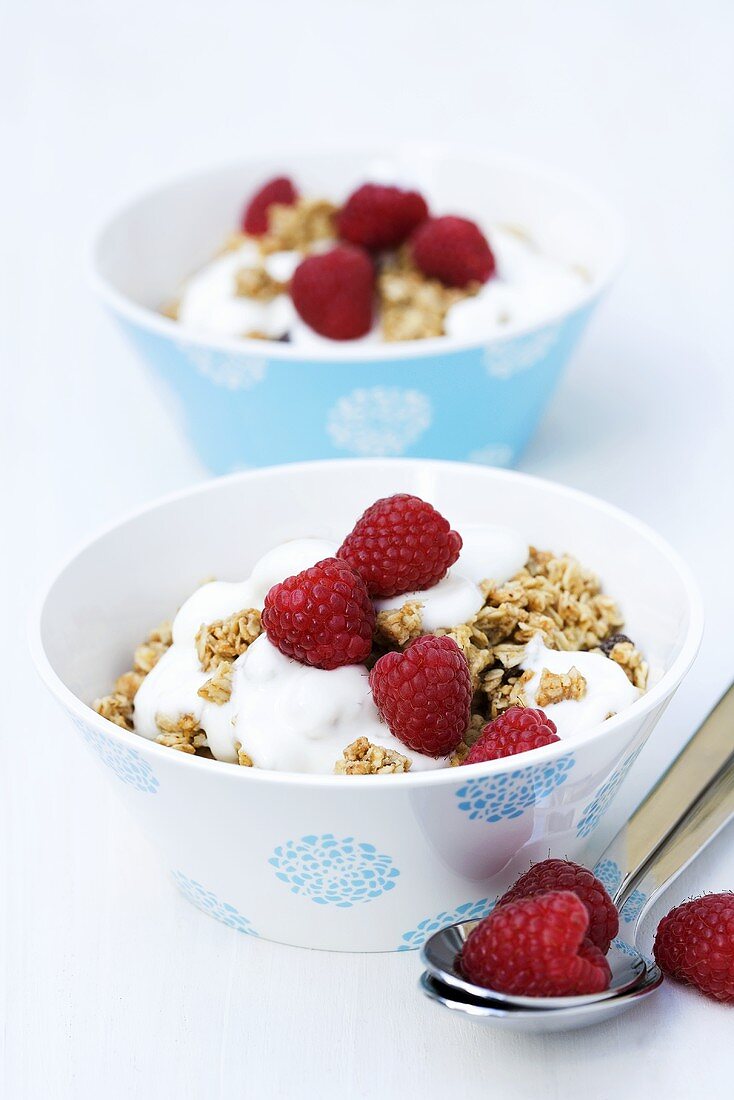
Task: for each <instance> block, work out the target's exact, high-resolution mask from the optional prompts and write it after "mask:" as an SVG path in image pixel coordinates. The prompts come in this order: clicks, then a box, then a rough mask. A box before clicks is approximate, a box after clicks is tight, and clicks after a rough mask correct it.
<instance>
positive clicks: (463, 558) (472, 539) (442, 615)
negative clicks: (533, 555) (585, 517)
mask: <svg viewBox="0 0 734 1100" xmlns="http://www.w3.org/2000/svg"><path fill="white" fill-rule="evenodd" d="M461 537H462V540H463V545H462V548H461V553H460V555H459V560H458V561H457V562H456V564H455V565H454V566H453V567H452V568H451V569H450V570H449V572H448V574H447V575H446V576H445V577H444V579H443V580H442V581H439V582H438V584H436V585H434V586H433V588H429V589H427V590H426V591H424V592H407V593H405V595H403V596H393V597H390V598H389V599H383V600H375V607H376V608H377V610H378V611H390V610H393V609H397V608H399V607H402V606H403V604H404V603H407V601H408V600H416V601H418V602H419V603H421V604H422V605H423V606H422V608H421V620H422V622H423V629H424V630H426V631H432V630H439V629H440V628H441V627H452V626H457V625H458V624H459V623H465V622H467V621H468V620H469V619H471V618H472V617H473V616H474V615H476V614H477V612H478V611H479V610H480V608H481V607H482V604H483V603H484V596H483V594H482V591H481V589H480V588H479V582H480V581H484V580H492V581H494V582H495V583H496V584H504V582H505V581H507V580H509V579H510V577H514V575H515V573H517V572H518V571H519V570H520V569H522V567H523V565H524V564H525V562H526V561H527V560H528V553H529V548H528V544H527V540H526V539H524V538H523V537H522V535H520V534H519V533H518V532H517V531H513V530H512V529H511V528H509V527H496V526H491V525H489V524H462V526H461Z"/></svg>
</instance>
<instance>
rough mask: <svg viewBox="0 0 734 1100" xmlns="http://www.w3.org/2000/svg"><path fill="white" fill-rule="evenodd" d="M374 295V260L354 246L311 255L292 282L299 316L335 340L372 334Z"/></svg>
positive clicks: (339, 247) (296, 272) (292, 290)
mask: <svg viewBox="0 0 734 1100" xmlns="http://www.w3.org/2000/svg"><path fill="white" fill-rule="evenodd" d="M374 293H375V269H374V266H373V264H372V260H371V259H370V258H369V256H368V254H367V253H366V252H365V251H364V249H362V248H357V247H355V246H354V245H350V244H342V245H339V246H338V247H336V248H332V249H331V251H330V252H322V253H321V254H320V255H316V256H307V257H306V259H305V260H303V261H302V262H301V263H300V264H299V265H298V267H297V268H296V270H295V273H294V275H293V279H292V281H291V297H292V298H293V305H294V306H295V307H296V310H297V311H298V314H299V316H300V317H301V318H302V319H303V320H304V321H305V322H306V324H307V325H310V327H311V328H312V329H313V330H314V332H318V333H319V334H320V335H321V336H328V337H329V339H331V340H356V339H357V337H358V336H365V335H366V334H367V333H368V332H369V331H370V329H371V328H372V310H373V307H374Z"/></svg>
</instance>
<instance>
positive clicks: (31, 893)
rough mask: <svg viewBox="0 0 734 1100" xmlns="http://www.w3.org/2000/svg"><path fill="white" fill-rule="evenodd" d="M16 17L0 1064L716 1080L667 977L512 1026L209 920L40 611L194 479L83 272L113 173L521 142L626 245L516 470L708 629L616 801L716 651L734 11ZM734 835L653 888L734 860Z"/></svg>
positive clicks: (165, 8) (259, 1082) (720, 650)
mask: <svg viewBox="0 0 734 1100" xmlns="http://www.w3.org/2000/svg"><path fill="white" fill-rule="evenodd" d="M3 11H4V13H5V14H4V17H3V25H2V26H1V27H0V105H1V106H0V112H2V127H3V129H2V133H0V148H1V149H2V150H3V153H4V154H5V155H3V156H2V157H0V219H1V220H2V224H3V228H2V232H1V233H0V279H1V280H2V283H1V285H0V353H1V355H2V358H1V360H0V367H1V369H2V380H3V391H2V392H3V397H2V417H1V419H0V448H2V450H1V452H0V458H1V459H2V463H1V465H0V476H2V490H3V506H2V516H3V518H4V519H5V524H4V527H3V529H2V533H1V534H0V540H1V541H0V555H1V557H0V582H1V583H2V599H3V605H2V630H1V631H0V639H1V640H0V645H1V646H2V656H1V662H2V663H1V664H0V667H1V668H2V669H3V690H2V704H1V705H0V730H1V731H2V732H1V734H0V736H1V737H2V739H3V742H4V746H3V751H2V764H1V765H0V769H1V773H2V774H0V794H1V798H2V804H1V806H0V811H1V817H0V861H1V864H2V871H3V878H2V884H1V885H0V891H1V893H0V906H1V907H2V908H1V911H0V931H1V935H0V952H2V959H3V970H2V974H3V985H2V993H3V1003H2V1008H3V1009H4V1013H5V1020H4V1029H3V1031H2V1042H3V1043H4V1050H3V1063H2V1076H0V1093H2V1095H4V1096H5V1097H8V1100H26V1098H34V1100H35V1098H43V1100H55V1098H57V1097H63V1098H67V1097H74V1098H77V1097H79V1098H86V1097H94V1098H96V1097H100V1096H104V1097H106V1098H110V1100H114V1098H117V1097H131V1096H139V1097H143V1098H146V1100H147V1098H148V1097H151V1098H158V1097H166V1098H167V1097H176V1098H182V1100H185V1098H189V1097H191V1098H194V1097H197V1098H198V1097H203V1096H207V1097H218V1098H219V1097H222V1098H229V1097H242V1096H246V1097H250V1096H253V1097H281V1096H283V1097H312V1096H313V1097H340V1098H344V1097H362V1096H365V1097H371V1096H380V1097H385V1098H391V1097H397V1096H404V1095H411V1094H415V1095H424V1096H429V1097H434V1096H436V1097H438V1096H441V1095H444V1094H449V1093H454V1092H455V1093H458V1094H460V1095H462V1096H469V1097H474V1096H477V1097H478V1096H485V1095H491V1096H498V1097H504V1096H510V1095H512V1096H513V1097H520V1098H525V1097H528V1098H536V1097H537V1096H539V1095H542V1096H544V1097H548V1098H549V1100H554V1098H563V1100H573V1098H575V1097H579V1098H580V1097H586V1096H588V1095H589V1092H590V1090H591V1091H593V1094H594V1095H595V1096H596V1097H602V1098H606V1097H612V1096H617V1095H618V1094H619V1093H624V1094H626V1095H627V1096H633V1097H637V1096H642V1095H644V1094H646V1093H647V1092H648V1091H649V1089H650V1087H652V1088H653V1089H654V1090H655V1091H656V1092H659V1093H660V1095H665V1096H668V1097H691V1096H700V1095H704V1093H705V1091H706V1090H713V1089H715V1088H719V1089H720V1090H723V1089H725V1088H726V1087H728V1086H729V1085H730V1075H731V1045H730V1044H731V1028H732V1023H733V1022H734V1015H733V1013H734V1010H733V1009H728V1010H727V1009H726V1008H723V1007H719V1006H716V1005H713V1004H711V1003H708V1002H706V1001H704V1000H703V998H701V997H700V996H698V995H697V994H695V993H693V992H691V991H688V990H684V989H681V988H680V987H674V986H672V985H670V984H669V985H667V986H666V988H665V989H664V991H663V992H662V993H661V994H660V995H659V996H658V997H657V998H655V999H653V1001H652V1002H648V1003H647V1004H646V1005H645V1006H643V1007H641V1008H640V1009H638V1010H637V1011H636V1012H635V1013H632V1014H629V1015H627V1016H625V1017H623V1018H621V1019H620V1020H619V1021H618V1022H614V1023H611V1024H609V1025H606V1026H604V1027H600V1028H597V1029H592V1030H589V1031H585V1032H578V1033H575V1034H571V1035H568V1036H560V1037H548V1038H533V1039H531V1038H522V1037H512V1036H510V1035H507V1034H496V1033H494V1032H491V1031H484V1030H481V1029H479V1028H476V1027H472V1026H471V1025H469V1024H464V1023H463V1022H458V1021H456V1020H453V1019H450V1018H446V1017H445V1015H444V1014H442V1013H440V1012H439V1011H438V1010H437V1009H435V1008H434V1007H433V1006H431V1005H429V1004H428V1003H427V1002H423V1001H422V1000H421V998H420V997H419V995H418V993H417V992H416V988H415V982H416V978H417V975H418V969H419V967H418V960H417V958H416V957H415V956H414V955H394V956H372V957H370V956H361V957H360V956H337V955H328V954H322V953H311V952H306V951H298V950H294V949H289V948H285V947H279V946H275V945H272V944H269V943H265V942H257V941H255V940H251V939H249V938H246V937H243V936H239V935H238V934H237V933H235V932H231V931H229V930H227V929H225V928H223V927H222V926H221V925H219V924H217V923H215V922H214V921H212V920H210V919H208V918H206V917H204V916H203V915H201V914H200V913H199V912H198V911H197V910H195V909H193V908H192V907H191V906H189V905H187V904H185V903H184V902H183V901H182V900H181V899H180V898H179V896H178V895H177V894H176V893H175V891H174V889H173V887H172V886H171V885H170V884H169V882H168V881H167V880H166V879H165V878H164V877H163V876H161V875H160V874H159V870H158V866H157V863H156V858H155V855H154V853H153V852H152V851H151V850H150V849H149V847H148V846H147V844H146V843H145V841H144V840H143V838H142V837H141V836H140V835H139V833H138V831H137V829H136V826H135V824H134V822H133V821H131V820H130V819H129V818H128V817H127V816H126V815H125V814H124V813H123V811H122V810H121V809H120V808H119V807H118V805H117V803H116V802H115V801H114V798H113V795H112V793H111V788H110V787H108V785H106V784H105V783H104V782H103V781H102V780H101V777H100V773H99V772H98V770H97V769H96V765H95V764H94V763H93V762H91V761H90V760H89V759H88V758H87V757H86V755H85V753H84V750H83V748H82V747H81V744H80V742H79V741H78V739H77V738H75V737H74V736H72V735H71V732H70V730H69V729H68V728H66V726H65V725H64V721H63V720H62V718H61V715H60V712H57V710H56V707H55V705H54V704H53V703H52V702H51V700H50V699H48V698H47V697H46V695H45V694H44V692H43V690H42V689H41V687H40V685H39V683H38V682H37V680H36V678H35V675H34V673H33V671H32V669H31V668H30V666H29V662H28V658H27V656H26V651H25V640H24V630H25V628H24V621H25V618H26V614H27V609H28V601H29V597H30V594H31V593H32V592H33V590H34V587H35V586H36V584H37V583H38V580H39V578H40V577H41V576H42V575H43V573H44V572H45V571H46V570H47V569H48V568H50V567H51V566H52V565H53V563H54V562H55V561H56V560H57V559H58V558H59V556H60V555H62V554H64V553H66V552H67V550H69V549H70V548H71V547H72V546H73V545H74V544H75V543H76V542H77V541H79V540H80V539H81V538H82V537H83V536H85V535H86V534H87V533H88V532H90V531H91V530H93V529H94V528H95V527H96V526H98V525H99V524H100V523H101V522H103V521H106V520H111V519H113V518H114V517H115V515H116V514H117V513H119V512H121V511H124V510H126V509H128V508H130V507H132V506H134V505H137V504H139V503H142V502H144V501H146V500H148V499H150V498H152V497H154V496H156V495H157V494H160V493H162V492H164V491H167V490H170V489H173V488H176V487H179V486H184V485H186V484H187V483H189V482H191V481H192V480H195V479H198V478H201V477H202V476H203V471H202V470H201V468H200V467H199V466H198V465H197V463H196V461H195V460H194V458H193V457H192V456H191V454H190V453H189V451H188V449H187V446H186V444H185V442H184V441H183V440H182V439H181V438H180V437H179V435H178V434H177V432H176V430H175V429H174V427H173V425H172V423H171V421H170V420H169V417H168V413H167V410H166V408H165V407H164V405H163V403H162V401H161V400H160V399H159V397H157V396H156V395H155V394H154V392H153V389H152V386H151V384H150V381H149V379H148V377H147V375H146V373H145V369H144V368H143V366H142V365H141V364H140V363H139V362H138V361H137V360H136V358H135V357H134V355H133V353H132V351H130V350H129V349H128V347H127V346H126V345H123V343H122V341H121V339H120V338H119V337H118V334H117V333H116V331H115V330H114V329H113V327H112V324H111V322H110V321H109V320H108V319H107V318H106V317H105V316H103V315H102V313H101V311H100V309H99V308H98V306H97V304H96V303H95V302H93V301H91V299H90V294H89V291H88V288H87V285H86V282H85V271H84V246H85V242H86V238H87V236H88V233H89V230H90V227H91V225H92V224H93V223H94V222H95V221H96V220H98V219H99V218H100V217H101V216H102V215H103V214H104V213H105V212H106V211H107V210H108V209H109V208H110V207H111V206H112V205H114V204H115V203H116V202H117V201H118V199H121V198H124V197H125V196H126V194H127V193H128V192H129V191H131V190H137V189H138V188H140V187H143V186H146V185H148V184H149V183H152V182H156V181H158V180H159V179H162V178H165V177H166V176H169V175H171V174H175V173H177V172H179V171H181V170H185V169H189V168H191V167H199V166H205V165H207V164H208V163H211V162H217V161H222V160H226V159H228V158H230V157H234V156H238V155H241V154H246V153H247V152H248V151H250V150H251V149H254V150H264V149H269V148H270V149H276V150H277V148H278V147H279V146H280V145H286V146H292V145H293V144H294V143H296V144H303V145H307V144H310V143H316V144H319V145H325V144H329V143H339V142H344V143H349V144H354V143H357V142H359V141H361V140H363V139H364V140H365V141H372V140H375V141H380V140H383V139H386V140H389V139H398V140H399V139H401V138H403V137H411V138H419V139H420V138H451V139H455V140H457V141H459V142H465V143H469V144H475V145H477V146H487V147H496V148H499V149H502V150H505V151H508V152H514V153H518V154H523V155H530V156H531V157H533V158H536V159H538V160H540V161H545V162H547V163H548V164H550V165H553V166H556V167H558V168H562V169H564V170H567V171H568V172H569V173H571V174H574V175H577V176H579V177H580V178H581V179H582V180H585V181H586V182H588V183H589V184H591V185H593V186H595V187H596V188H597V189H598V190H600V191H602V192H603V193H605V194H606V195H607V196H608V197H609V199H611V200H612V201H613V202H615V203H616V204H617V205H618V206H619V207H620V208H621V209H622V211H623V212H624V213H625V214H626V216H627V218H628V220H629V223H630V226H631V239H632V248H631V254H630V259H629V264H628V266H627V268H626V270H625V271H624V272H623V274H622V276H621V278H620V279H619V281H618V283H617V285H616V287H615V288H614V290H613V292H612V293H611V295H610V296H609V298H608V299H607V301H606V302H605V304H604V307H603V309H602V311H601V312H600V313H599V315H598V317H597V318H596V319H595V320H594V322H593V324H592V327H591V329H590V331H589V332H588V335H587V337H586V339H585V340H584V342H583V346H582V347H581V349H580V351H579V353H578V355H577V356H576V359H575V361H574V364H573V367H572V369H571V370H570V371H569V372H568V374H567V376H566V378H565V381H564V383H563V385H562V387H561V389H560V390H559V392H558V394H557V396H556V398H555V400H554V402H553V405H552V408H551V410H550V411H549V413H548V415H547V417H546V418H545V420H544V422H543V425H542V427H541V430H540V432H539V433H538V436H537V438H536V439H535V441H534V443H533V444H532V446H531V448H530V449H529V451H528V452H527V454H526V455H525V457H524V460H523V462H522V468H523V469H525V470H529V471H531V472H534V473H540V474H543V475H545V476H548V477H551V478H557V479H559V480H561V481H564V482H566V483H568V484H571V485H575V486H578V487H581V488H584V489H588V490H591V491H593V492H597V493H599V494H601V495H603V496H606V497H608V498H610V499H611V500H613V501H614V502H616V503H618V504H621V505H622V506H624V507H626V508H628V509H630V510H631V511H633V512H636V513H637V514H638V515H639V516H641V517H642V518H644V519H645V520H647V521H648V522H650V523H651V524H653V525H654V526H655V527H657V528H658V529H659V530H660V531H661V532H662V533H663V534H664V535H666V536H667V537H668V538H670V539H671V540H672V542H673V543H674V544H675V545H676V546H677V547H678V548H679V549H680V551H681V552H682V553H683V554H684V555H685V556H686V557H687V558H688V560H689V562H690V564H691V565H692V567H693V568H694V570H695V571H696V573H697V575H698V577H699V578H700V582H701V586H702V588H703V592H704V596H705V600H706V604H707V614H708V628H707V635H706V640H705V644H704V647H703V650H702V653H701V656H700V658H699V660H698V663H697V665H696V666H695V668H694V670H693V672H692V673H691V675H690V676H689V678H688V680H687V682H686V683H685V684H684V686H683V688H682V689H681V691H680V693H679V695H678V696H677V698H676V699H675V701H674V703H673V705H672V706H671V707H670V709H669V710H668V712H667V714H666V715H665V717H664V719H663V721H662V722H661V724H660V726H659V728H658V729H657V730H656V732H655V734H654V736H653V738H652V740H651V742H650V744H649V746H648V747H647V748H646V750H645V752H644V753H643V754H642V756H641V757H640V759H639V761H638V764H637V766H636V768H635V771H634V774H633V776H632V777H631V778H630V779H629V780H628V782H627V784H626V786H625V788H624V790H623V793H622V795H621V796H620V799H619V803H618V810H617V814H616V817H617V820H619V819H620V817H621V815H622V813H623V812H624V810H625V808H626V807H629V806H631V805H632V804H633V803H634V801H635V800H636V799H637V798H638V797H639V796H641V794H642V793H643V792H644V790H645V789H646V787H647V786H648V785H649V783H650V782H651V781H652V780H653V778H654V777H655V776H656V775H657V774H658V773H659V772H660V770H661V769H662V767H663V766H664V764H665V762H666V761H667V760H668V759H669V758H670V757H671V756H672V754H673V753H674V751H675V750H676V748H677V747H678V746H679V745H680V744H681V743H682V742H683V740H684V739H685V738H686V737H687V736H688V734H689V733H690V732H691V730H692V729H693V728H694V726H695V724H696V722H697V721H698V720H699V719H700V718H701V717H703V715H704V714H705V712H706V711H707V709H708V708H709V706H710V705H711V704H712V703H713V702H714V700H715V698H716V697H717V696H718V694H719V693H720V692H721V691H722V690H723V688H724V687H725V686H726V685H727V684H728V681H729V679H730V677H731V672H732V663H733V662H732V645H731V627H730V622H731V619H732V615H733V613H734V606H733V603H732V589H733V587H734V586H732V581H731V576H732V561H733V549H732V547H733V544H734V525H733V524H732V518H731V505H732V493H731V484H732V474H733V473H734V463H733V459H734V452H733V451H732V435H734V424H733V423H732V392H733V386H732V338H731V331H732V330H731V315H732V291H733V289H734V288H733V287H732V279H731V257H732V253H733V251H734V249H733V248H732V245H733V243H734V242H733V241H732V217H731V194H732V176H733V172H732V165H733V160H734V156H733V150H732V133H733V131H732V126H731V118H732V108H733V106H734V102H733V101H734V95H733V88H732V78H731V71H730V70H731V53H732V31H733V30H734V19H733V18H732V15H733V13H734V9H732V6H731V5H730V4H729V3H728V2H727V0H721V2H720V3H715V2H713V0H700V2H698V3H693V2H691V3H671V2H666V3H662V2H661V3H651V2H648V3H640V2H639V0H637V2H622V0H616V2H615V3H614V4H603V3H594V2H590V0H580V2H577V3H562V2H558V3H549V2H542V0H541V2H538V3H530V2H518V0H512V2H511V0H507V2H506V3H504V4H496V3H491V2H487V0H477V2H473V0H454V2H453V3H451V2H448V0H442V2H434V0H423V2H421V3H416V2H412V0H403V2H399V0H395V2H389V0H364V2H355V0H351V2H350V0H342V2H341V3H339V2H338V0H333V2H329V0H310V2H308V3H301V2H296V3H292V4H289V3H286V2H284V0H268V2H266V0H263V2H261V3H258V4H254V3H253V2H252V0H238V2H236V3H223V2H217V0H210V2H209V3H205V4H204V3H191V2H188V0H124V2H123V3H117V4H115V5H113V4H111V3H101V2H100V3H93V2H86V3H85V2H79V0H77V2H74V0H64V2H61V0H57V2H54V0H28V2H26V3H22V4H21V3H16V4H14V5H13V6H12V9H11V7H10V5H7V6H6V7H5V8H4V9H3ZM172 549H173V550H174V551H175V548H172ZM120 583H122V584H124V578H121V582H120ZM104 614H105V609H104V607H100V615H101V616H104ZM109 628H110V630H114V629H115V624H114V623H113V622H111V623H110V624H109ZM609 825H610V826H611V825H612V822H611V821H610V822H609ZM733 838H734V837H733V835H732V833H731V831H729V833H728V835H726V834H725V835H724V836H722V837H721V838H720V839H719V841H718V842H717V843H715V844H714V845H713V846H712V847H711V849H710V850H709V851H708V852H707V853H706V854H705V855H704V856H703V857H702V858H701V859H700V860H699V861H698V862H697V863H696V865H695V867H694V868H692V869H691V870H690V871H689V872H688V873H686V874H685V875H684V876H683V877H682V878H681V879H680V880H679V881H678V882H677V883H676V884H675V885H674V886H673V887H672V889H671V891H670V893H669V895H668V897H667V898H666V900H665V901H664V902H663V905H662V906H659V907H658V912H657V914H656V915H657V916H659V915H661V913H662V912H664V911H665V910H666V909H667V908H668V907H669V906H670V905H672V904H673V903H675V902H677V901H679V900H681V899H682V898H683V897H685V896H686V895H688V894H690V893H694V892H697V891H701V890H715V889H722V888H729V889H731V888H734V855H733V854H732V853H731V851H730V849H731V841H732V839H733ZM599 839H600V840H601V839H602V838H601V837H600V838H599ZM243 842H244V843H246V838H243ZM3 1086H4V1088H3Z"/></svg>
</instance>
